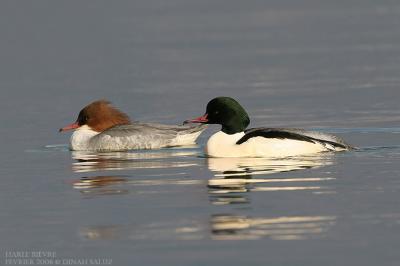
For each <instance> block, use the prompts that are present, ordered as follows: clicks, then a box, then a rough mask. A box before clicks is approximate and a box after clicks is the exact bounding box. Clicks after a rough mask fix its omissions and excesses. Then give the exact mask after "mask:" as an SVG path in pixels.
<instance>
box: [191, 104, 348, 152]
mask: <svg viewBox="0 0 400 266" xmlns="http://www.w3.org/2000/svg"><path fill="white" fill-rule="evenodd" d="M187 122H192V123H203V124H221V125H222V129H221V131H219V132H217V133H215V134H214V135H212V136H211V137H210V138H209V140H208V142H207V144H206V148H205V153H206V154H207V155H208V156H211V157H286V156H297V155H309V154H315V153H319V152H327V151H345V150H351V149H353V147H352V146H350V145H349V144H347V143H345V142H344V141H343V140H342V139H340V138H338V137H336V136H334V135H331V134H326V133H321V132H317V131H306V130H303V129H293V128H252V129H247V130H246V127H247V126H248V125H249V123H250V119H249V117H248V115H247V113H246V111H245V110H244V109H243V107H242V106H241V105H240V104H239V103H238V102H237V101H235V100H234V99H232V98H229V97H217V98H215V99H213V100H211V101H210V102H209V103H208V105H207V111H206V114H205V115H203V116H201V117H199V118H196V119H193V120H188V121H187Z"/></svg>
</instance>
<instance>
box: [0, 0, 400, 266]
mask: <svg viewBox="0 0 400 266" xmlns="http://www.w3.org/2000/svg"><path fill="white" fill-rule="evenodd" d="M324 2H326V1H324ZM399 36H400V3H398V1H379V2H378V1H361V0H351V1H346V2H343V3H338V2H332V3H322V2H321V1H312V0H302V1H175V0H173V1H142V2H129V1H125V2H123V1H121V2H118V3H117V2H110V1H84V2H71V1H56V2H55V1H29V2H16V1H3V2H2V3H1V4H0V37H1V40H2V41H1V43H0V59H1V60H0V94H1V97H0V106H1V112H0V117H1V121H2V127H1V128H0V132H1V138H2V152H1V153H0V162H1V167H0V176H1V186H0V199H1V203H0V225H1V226H0V230H1V240H0V251H1V252H2V254H1V260H2V262H1V263H0V264H5V262H6V261H5V254H6V253H5V252H7V251H33V250H34V251H50V252H56V257H57V258H59V259H84V258H89V259H90V258H91V259H94V258H105V259H112V265H164V266H165V265H217V264H218V265H399V263H400V255H399V252H398V247H399V245H400V207H399V206H400V205H399V201H400V198H399V193H400V171H399V170H400V169H399V163H400V127H399V125H400V123H399V122H400V110H399V97H400V90H399V84H400V77H399V73H400V37H399ZM219 95H226V96H232V97H235V98H237V99H238V100H239V101H240V102H241V103H242V104H243V105H244V106H245V108H246V109H247V110H248V112H249V114H250V117H251V118H252V123H251V126H252V127H256V126H277V127H278V126H290V127H304V128H309V129H311V128H312V129H317V130H323V131H327V132H331V133H335V134H338V135H340V136H341V137H343V138H345V139H346V140H347V141H348V142H350V143H352V144H353V145H356V146H358V147H359V150H356V151H352V152H346V153H337V154H321V155H316V156H307V157H293V158H283V159H282V158H281V159H274V158H269V159H264V158H257V159H248V158H242V159H235V158H234V159H226V158H205V157H204V154H203V146H204V144H205V142H206V140H207V139H208V137H209V136H210V135H211V134H212V133H213V132H215V131H216V130H218V127H216V126H210V128H209V129H208V130H207V131H206V132H205V133H203V135H202V136H201V137H200V139H199V143H198V145H196V146H192V147H183V148H173V149H161V150H154V151H132V152H113V153H87V152H70V151H69V150H68V138H69V134H58V133H57V129H58V128H60V127H61V126H64V125H65V124H68V123H70V122H72V121H74V120H75V119H76V115H77V113H78V112H79V110H80V109H81V108H82V107H83V106H84V105H86V104H87V103H88V102H90V101H92V100H95V99H99V98H107V99H110V100H112V101H113V102H114V104H115V105H117V106H118V107H120V108H121V109H122V110H124V111H126V112H127V113H128V114H130V115H131V116H132V118H133V119H137V120H142V121H159V122H163V123H171V124H173V123H181V122H182V121H183V120H185V119H187V118H191V117H194V116H196V115H201V114H203V113H204V109H205V105H206V103H207V102H208V100H209V99H211V98H213V97H215V96H219Z"/></svg>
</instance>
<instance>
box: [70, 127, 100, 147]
mask: <svg viewBox="0 0 400 266" xmlns="http://www.w3.org/2000/svg"><path fill="white" fill-rule="evenodd" d="M97 134H99V132H96V131H94V130H92V129H90V127H88V126H87V125H84V126H81V127H80V128H78V129H76V130H75V131H74V133H72V136H71V142H70V148H71V150H73V151H83V150H89V141H90V139H91V138H92V137H94V136H96V135H97Z"/></svg>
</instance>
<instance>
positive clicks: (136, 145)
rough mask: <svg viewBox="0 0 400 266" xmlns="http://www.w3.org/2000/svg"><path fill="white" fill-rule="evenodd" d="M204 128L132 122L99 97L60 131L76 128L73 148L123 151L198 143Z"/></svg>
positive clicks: (73, 136)
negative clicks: (196, 141)
mask: <svg viewBox="0 0 400 266" xmlns="http://www.w3.org/2000/svg"><path fill="white" fill-rule="evenodd" d="M205 128H206V126H204V125H201V126H173V125H162V124H156V123H141V122H131V121H130V119H129V117H128V116H127V115H126V114H125V113H123V112H121V111H120V110H118V109H117V108H115V107H113V106H112V105H111V103H110V102H108V101H106V100H99V101H95V102H92V103H91V104H89V105H87V106H86V107H85V108H83V109H82V110H81V111H80V112H79V115H78V119H77V120H76V122H75V123H72V124H70V125H68V126H66V127H63V128H61V129H60V130H59V131H60V132H62V131H67V130H71V129H75V131H74V133H73V134H72V136H71V141H70V149H71V150H74V151H123V150H131V149H157V148H163V147H171V146H182V145H191V144H195V140H196V139H197V137H198V136H199V135H200V134H201V132H202V131H203V130H204V129H205Z"/></svg>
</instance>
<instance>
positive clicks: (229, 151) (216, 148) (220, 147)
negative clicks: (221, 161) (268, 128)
mask: <svg viewBox="0 0 400 266" xmlns="http://www.w3.org/2000/svg"><path fill="white" fill-rule="evenodd" d="M243 136H244V132H239V133H236V134H232V135H229V134H226V133H224V132H222V131H219V132H217V133H215V134H214V135H212V136H211V137H210V139H209V140H208V142H207V145H206V149H205V152H206V154H207V155H208V156H212V157H242V156H246V155H244V154H243V153H246V149H245V148H244V147H243V146H240V145H236V142H237V141H238V140H239V139H241V138H242V137H243Z"/></svg>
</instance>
